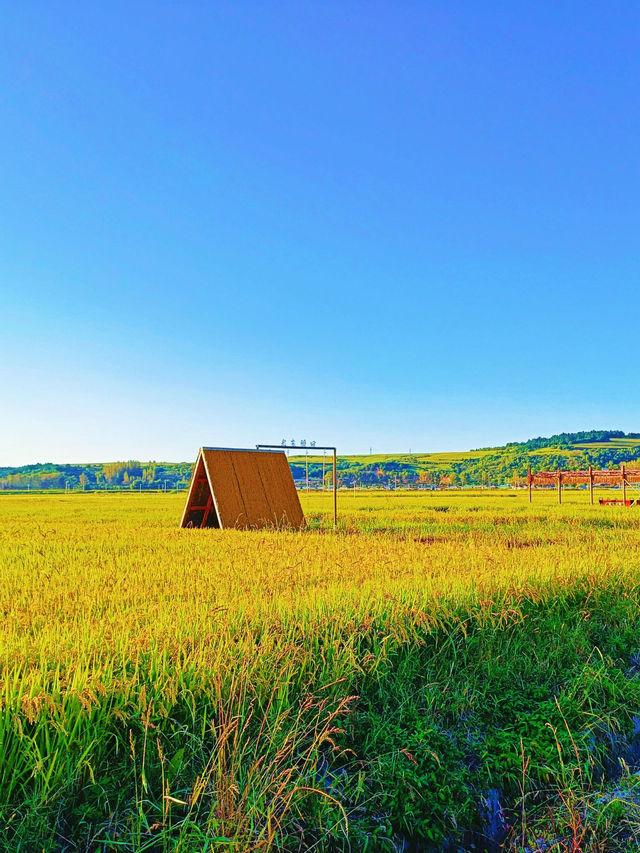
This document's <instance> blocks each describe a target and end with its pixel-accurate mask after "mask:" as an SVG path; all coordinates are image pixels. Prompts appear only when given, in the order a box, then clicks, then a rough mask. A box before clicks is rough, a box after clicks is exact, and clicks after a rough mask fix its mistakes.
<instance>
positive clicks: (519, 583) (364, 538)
mask: <svg viewBox="0 0 640 853" xmlns="http://www.w3.org/2000/svg"><path fill="white" fill-rule="evenodd" d="M340 497H341V504H342V520H341V528H340V530H339V531H338V532H337V533H334V532H333V531H332V530H331V528H330V525H329V524H328V522H327V516H328V513H329V511H330V506H329V499H328V496H326V495H309V496H304V500H305V503H306V506H305V509H306V510H307V513H308V516H309V518H310V529H309V530H308V531H305V532H302V533H287V532H254V533H243V532H235V531H213V530H207V531H182V530H178V529H177V528H176V524H177V519H178V518H179V513H180V508H181V500H180V498H176V497H174V496H155V495H154V496H145V495H143V496H136V495H117V496H115V495H108V496H103V495H85V496H75V495H74V496H70V497H68V498H64V497H62V496H55V497H48V496H47V497H35V496H31V497H26V496H25V497H5V496H2V497H0V610H1V612H2V615H3V618H2V622H1V623H0V818H1V821H0V823H1V826H0V844H1V845H2V846H3V848H4V849H22V850H34V851H36V850H38V851H39V850H51V851H53V850H96V851H97V850H132V851H133V850H136V851H137V850H149V851H165V850H166V851H169V850H182V851H200V850H202V851H204V850H233V851H244V850H249V849H255V850H268V849H274V848H279V849H283V850H310V849H315V850H330V849H336V850H338V849H342V848H343V847H344V848H346V847H347V845H350V846H351V849H352V850H354V849H355V850H358V849H362V850H384V849H389V850H391V849H394V845H397V844H398V839H399V838H400V837H404V838H407V839H412V840H416V839H421V840H422V842H421V843H424V844H427V843H433V844H435V845H439V844H442V843H443V842H444V840H445V839H450V840H452V839H456V838H464V837H465V833H467V835H468V831H469V830H475V831H476V832H478V833H482V832H484V831H486V824H487V818H486V815H485V814H484V813H483V808H484V806H483V803H484V802H485V801H486V799H487V796H488V792H491V791H493V792H499V798H500V800H501V802H502V803H504V804H506V805H508V813H507V814H506V815H505V816H504V821H503V822H504V824H505V825H508V826H507V829H506V831H507V832H508V834H509V839H510V840H509V842H508V843H509V844H510V845H511V846H512V848H513V849H518V848H519V849H525V848H528V849H530V850H534V849H536V847H535V844H536V843H537V844H538V847H539V849H543V846H542V845H543V843H544V844H547V848H546V849H550V846H549V845H552V844H556V845H557V849H558V850H560V849H562V848H561V846H559V845H563V844H564V845H565V848H564V849H567V850H569V849H573V850H575V851H577V850H578V849H581V850H582V849H584V850H586V849H592V850H596V849H598V850H606V849H612V850H613V849H616V850H617V849H622V847H621V844H622V843H623V842H624V841H625V839H627V840H628V839H629V838H632V837H633V833H634V824H633V821H634V820H635V805H634V803H635V798H636V794H635V791H634V784H635V783H634V777H633V776H632V774H631V770H627V769H625V762H626V765H629V760H631V758H630V757H632V756H633V748H634V739H633V738H634V735H633V730H634V718H635V717H636V716H637V715H640V679H638V678H636V669H635V664H634V661H636V657H635V655H636V653H637V652H638V651H639V650H640V639H639V638H640V634H639V629H640V572H639V571H638V568H639V565H640V561H639V556H640V535H639V521H640V515H638V516H636V515H635V514H634V511H633V510H621V509H619V508H604V509H603V508H600V507H590V506H588V505H587V504H586V503H585V502H584V500H583V496H582V495H579V494H578V493H573V494H572V493H570V494H569V495H568V496H567V498H566V501H567V502H566V503H565V504H564V505H563V506H562V507H557V506H554V505H553V503H552V500H553V496H546V495H537V496H536V503H534V504H533V505H532V506H531V507H529V506H528V505H527V504H526V502H525V497H524V496H523V495H517V496H512V495H510V494H508V493H504V494H493V495H488V496H487V495H485V494H470V495H469V494H462V493H455V494H437V495H435V494H415V493H412V494H409V493H405V494H393V495H389V494H382V493H361V494H356V495H344V496H343V495H341V496H340ZM625 756H626V758H625ZM618 759H621V760H618ZM627 759H629V760H627ZM639 760H640V758H639ZM612 762H613V764H612ZM620 773H622V774H623V777H624V779H623V781H622V782H616V785H618V786H619V787H620V790H621V791H622V793H621V794H620V796H616V797H614V798H613V800H612V799H611V797H610V796H609V795H605V794H604V793H603V791H604V790H605V789H607V790H608V787H607V786H609V787H610V785H611V780H612V779H614V778H615V777H617V776H619V775H620ZM616 790H617V789H616ZM496 796H498V794H496ZM598 797H600V800H598ZM639 799H640V797H639ZM612 803H613V804H614V805H612ZM620 803H622V804H623V805H620ZM540 833H542V835H540ZM545 835H546V837H547V840H545V837H544V836H545ZM536 839H538V841H536ZM540 839H542V840H541V841H540ZM462 843H464V842H462ZM532 845H533V846H532ZM571 845H573V847H572V846H571ZM425 849H426V848H425Z"/></svg>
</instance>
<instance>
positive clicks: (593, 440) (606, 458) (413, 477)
mask: <svg viewBox="0 0 640 853" xmlns="http://www.w3.org/2000/svg"><path fill="white" fill-rule="evenodd" d="M635 460H638V466H639V467H640V434H638V433H629V434H625V433H624V432H622V431H621V430H592V431H589V432H576V433H561V434H558V435H553V436H549V437H547V438H542V437H539V438H532V439H530V440H529V441H525V442H512V443H509V444H506V445H504V446H503V447H484V448H477V449H475V450H467V451H460V452H447V453H411V454H398V453H389V454H374V455H370V456H369V455H366V456H341V457H339V459H338V475H339V481H340V484H341V485H345V486H349V485H353V484H354V483H356V484H357V485H360V486H375V485H377V486H397V487H401V486H403V485H415V484H418V483H421V484H423V485H440V484H442V485H463V486H464V485H494V486H497V485H503V484H505V483H513V482H514V480H518V479H519V478H522V477H524V476H525V475H526V473H527V468H528V467H529V466H531V467H532V468H533V469H534V470H541V469H551V468H553V469H555V468H558V467H560V468H563V469H569V468H581V467H585V466H588V465H593V466H594V467H597V468H609V467H617V466H619V465H620V464H621V463H622V462H626V463H629V462H633V461H635ZM289 461H290V464H291V469H292V471H293V475H294V478H295V479H296V480H304V479H305V477H306V471H305V457H304V456H301V455H298V456H291V457H290V460H289ZM191 465H192V463H190V462H179V463H176V462H145V463H141V462H136V461H128V462H110V463H91V464H86V465H60V464H54V463H46V464H38V465H26V466H23V467H20V468H0V490H5V491H14V490H22V489H34V490H35V489H88V490H91V489H109V488H119V489H122V488H124V489H135V490H140V491H144V490H150V489H175V488H181V489H184V488H186V486H187V484H188V482H189V477H190V476H191ZM308 470H309V477H310V479H311V481H312V483H313V484H318V483H319V482H320V481H321V478H322V470H323V467H322V461H321V459H320V461H318V457H317V456H316V457H311V456H309V463H308ZM324 470H325V480H326V481H327V482H329V481H330V477H331V459H330V457H329V456H327V457H326V461H325V469H324Z"/></svg>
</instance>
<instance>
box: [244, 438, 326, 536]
mask: <svg viewBox="0 0 640 853" xmlns="http://www.w3.org/2000/svg"><path fill="white" fill-rule="evenodd" d="M256 450H297V451H301V450H314V451H315V450H331V451H332V452H333V526H334V527H337V526H338V457H337V449H336V448H335V447H329V446H328V445H327V446H325V447H320V446H319V445H314V446H313V447H296V445H295V444H256Z"/></svg>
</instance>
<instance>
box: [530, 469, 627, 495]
mask: <svg viewBox="0 0 640 853" xmlns="http://www.w3.org/2000/svg"><path fill="white" fill-rule="evenodd" d="M594 483H601V484H606V485H608V486H617V485H620V486H621V488H622V502H623V503H624V504H625V505H626V504H627V486H628V485H629V484H631V483H640V471H639V470H636V469H633V470H632V469H630V468H627V467H626V466H625V465H624V463H623V464H622V465H621V466H620V470H619V471H618V470H615V469H614V470H597V469H594V468H593V467H592V466H591V465H589V468H588V470H586V471H563V470H562V469H561V468H558V470H557V471H536V472H535V473H533V472H532V471H531V468H529V472H528V474H527V486H528V488H529V503H531V492H532V489H533V488H534V487H535V486H551V485H556V484H557V487H558V503H562V486H563V484H564V485H565V486H569V485H583V484H584V485H588V486H589V497H590V501H591V503H593V486H594Z"/></svg>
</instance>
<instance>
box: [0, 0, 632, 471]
mask: <svg viewBox="0 0 640 853" xmlns="http://www.w3.org/2000/svg"><path fill="white" fill-rule="evenodd" d="M0 24H1V32H2V35H1V37H0V39H1V50H0V122H1V124H0V193H1V195H0V199H1V202H2V203H1V204H0V317H1V321H2V322H1V325H0V329H1V334H2V352H3V358H2V359H1V361H0V382H1V383H2V389H3V390H2V399H3V403H4V405H3V410H4V412H3V417H2V418H0V464H8V465H10V464H24V463H29V462H35V461H48V460H52V461H60V462H62V461H102V460H112V459H129V458H138V459H143V460H144V459H157V460H179V459H191V458H193V457H194V456H195V452H196V450H197V448H198V447H199V446H200V445H201V444H210V445H232V446H252V445H253V444H255V443H256V442H259V441H263V442H264V441H276V442H279V441H280V439H281V438H283V437H286V438H287V439H291V438H295V439H296V440H299V439H300V438H307V439H309V440H311V439H315V440H316V441H317V442H318V443H330V444H333V443H336V444H337V445H338V447H339V449H340V450H341V451H344V452H347V451H349V452H368V450H369V448H370V447H373V449H374V451H378V452H383V451H388V452H392V451H408V450H409V449H410V448H411V449H412V450H414V451H416V450H444V449H464V448H469V447H478V446H484V445H488V444H500V443H502V442H504V441H508V440H517V439H526V438H528V437H531V436H534V435H539V434H550V433H552V432H557V431H563V430H576V429H584V428H607V427H611V428H621V429H626V430H639V431H640V417H639V415H640V406H639V404H638V402H637V400H636V390H637V380H636V376H637V370H638V367H637V365H638V361H639V354H638V351H637V347H636V346H635V342H636V337H635V334H634V332H635V326H636V321H637V318H638V313H639V309H640V295H639V290H638V284H639V279H640V275H639V270H640V265H639V261H640V227H639V226H640V207H639V205H638V186H639V179H640V157H639V151H640V149H639V146H638V140H639V139H640V99H639V96H638V80H639V79H640V51H639V50H638V37H639V32H640V28H639V25H640V7H638V5H637V4H636V3H632V2H629V3H624V2H620V3H614V4H604V3H584V2H581V3H577V2H576V3H570V2H567V3H557V2H553V3H552V2H539V3H530V2H526V3H525V2H517V0H510V2H508V3H507V2H500V3H499V2H481V1H480V0H479V2H477V3H471V4H470V3H451V2H448V0H447V2H444V0H443V2H440V3H433V2H420V3H410V2H406V3H389V2H386V3H377V2H367V3H364V2H345V0H342V2H339V3H338V2H323V3H315V2H314V3H311V2H302V0H296V2H290V3H289V2H273V3H257V2H255V3H250V2H242V0H239V2H235V3H227V2H224V3H222V2H220V3H216V2H205V0H202V2H184V3H169V2H153V3H151V2H149V3H143V2H138V3H136V2H133V3H131V2H127V3H118V2H113V0H111V2H109V3H100V4H78V3H68V4H66V3H59V2H55V0H52V2H49V3H43V2H40V3H31V2H28V0H27V2H20V3H18V2H9V3H7V4H3V8H2V11H1V12H0Z"/></svg>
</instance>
